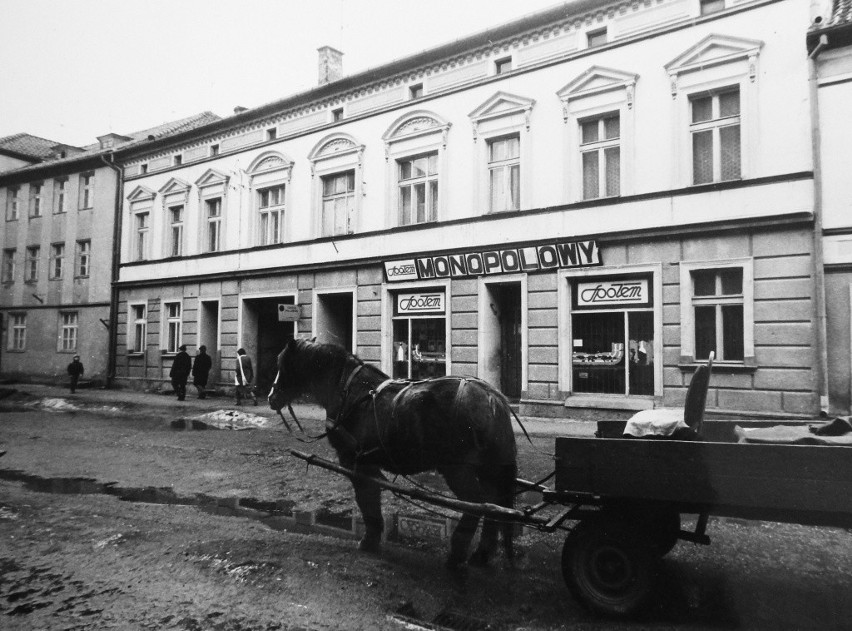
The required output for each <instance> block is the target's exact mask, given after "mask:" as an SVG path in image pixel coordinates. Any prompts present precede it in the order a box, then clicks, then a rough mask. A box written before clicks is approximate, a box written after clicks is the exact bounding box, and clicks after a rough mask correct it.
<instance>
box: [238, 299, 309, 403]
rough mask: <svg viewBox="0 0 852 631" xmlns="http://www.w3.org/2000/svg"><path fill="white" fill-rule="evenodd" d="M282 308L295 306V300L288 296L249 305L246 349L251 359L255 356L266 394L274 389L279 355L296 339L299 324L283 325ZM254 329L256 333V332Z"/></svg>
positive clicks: (258, 379)
mask: <svg viewBox="0 0 852 631" xmlns="http://www.w3.org/2000/svg"><path fill="white" fill-rule="evenodd" d="M279 304H289V305H292V304H295V299H294V298H293V296H284V297H279V298H256V299H250V300H246V301H245V312H244V338H243V339H244V340H245V341H246V343H245V348H246V351H247V352H248V353H249V356H252V355H254V356H253V357H252V361H253V362H254V369H255V370H254V372H255V383H256V384H257V387H258V391H259V392H266V391H268V390H269V388H271V387H272V381H273V380H274V379H275V373H276V372H277V366H276V360H277V359H278V353H280V352H281V351H282V350H284V347H285V346H286V345H287V342H288V341H290V340H291V339H293V338H294V337H295V324H296V323H295V322H281V321H279V319H278V305H279ZM252 327H256V329H255V330H254V331H252ZM253 334H254V335H253ZM252 338H254V339H255V340H257V345H256V348H254V349H252V348H251V340H252ZM253 351H254V352H253Z"/></svg>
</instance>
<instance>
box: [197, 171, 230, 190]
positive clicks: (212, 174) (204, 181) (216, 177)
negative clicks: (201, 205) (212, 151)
mask: <svg viewBox="0 0 852 631" xmlns="http://www.w3.org/2000/svg"><path fill="white" fill-rule="evenodd" d="M228 179H229V178H228V176H227V175H225V174H224V173H222V172H220V171H217V170H216V169H207V171H205V172H204V175H202V176H201V177H200V178H198V179H197V180H195V185H196V186H197V187H198V188H204V187H206V186H215V185H217V184H227V183H228Z"/></svg>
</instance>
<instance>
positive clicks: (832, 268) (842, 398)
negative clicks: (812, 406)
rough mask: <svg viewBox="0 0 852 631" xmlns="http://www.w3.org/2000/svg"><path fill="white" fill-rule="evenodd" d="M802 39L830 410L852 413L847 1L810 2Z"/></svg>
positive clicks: (851, 92) (851, 71)
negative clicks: (809, 22)
mask: <svg viewBox="0 0 852 631" xmlns="http://www.w3.org/2000/svg"><path fill="white" fill-rule="evenodd" d="M814 4H815V5H817V14H816V16H815V19H814V22H813V26H812V29H811V31H810V33H809V34H808V49H807V51H808V53H809V54H810V58H811V60H812V64H813V72H812V79H811V84H812V100H813V103H814V104H816V107H815V110H814V120H815V121H816V122H817V123H818V133H817V134H816V143H815V146H816V148H817V154H818V161H817V164H818V165H819V166H818V168H817V169H816V173H817V181H818V183H819V186H818V190H819V191H820V195H819V198H818V212H817V217H818V221H817V232H818V233H819V235H820V236H822V237H823V243H822V247H823V251H824V255H823V256H824V261H825V300H826V324H825V329H826V332H827V339H828V344H827V354H826V364H827V370H828V396H829V400H830V411H831V412H832V413H834V414H850V413H852V332H850V322H852V310H850V303H851V302H852V178H850V165H852V115H850V111H851V110H850V104H852V2H850V0H833V1H832V0H826V1H824V2H815V3H814Z"/></svg>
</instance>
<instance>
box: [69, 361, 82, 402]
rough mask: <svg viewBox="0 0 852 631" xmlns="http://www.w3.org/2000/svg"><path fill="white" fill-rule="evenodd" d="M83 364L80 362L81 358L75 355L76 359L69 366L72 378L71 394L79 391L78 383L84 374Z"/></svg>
mask: <svg viewBox="0 0 852 631" xmlns="http://www.w3.org/2000/svg"><path fill="white" fill-rule="evenodd" d="M84 370H85V368H83V364H82V362H80V356H79V355H74V358H73V359H72V360H71V363H70V364H68V374H69V375H70V377H71V394H74V392H75V391H76V390H77V382H78V381H79V380H80V376H81V375H82V374H83V371H84Z"/></svg>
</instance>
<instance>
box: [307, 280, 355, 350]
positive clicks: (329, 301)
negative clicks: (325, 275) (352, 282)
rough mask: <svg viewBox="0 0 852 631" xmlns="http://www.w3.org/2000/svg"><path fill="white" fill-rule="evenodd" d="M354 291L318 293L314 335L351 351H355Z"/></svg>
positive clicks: (318, 338) (320, 339)
mask: <svg viewBox="0 0 852 631" xmlns="http://www.w3.org/2000/svg"><path fill="white" fill-rule="evenodd" d="M353 305H354V299H353V295H352V292H348V291H347V292H341V293H328V294H320V293H318V294H317V297H316V313H315V315H314V326H315V327H316V328H315V329H314V335H315V336H316V338H317V341H318V342H323V343H325V344H337V345H338V346H342V347H343V348H345V349H346V350H347V351H349V352H350V353H354V352H355V347H354V345H353V335H352V328H353V324H354V312H355V310H354V308H353Z"/></svg>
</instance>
